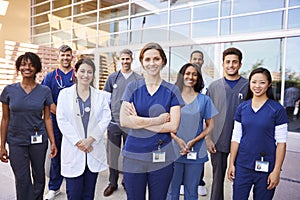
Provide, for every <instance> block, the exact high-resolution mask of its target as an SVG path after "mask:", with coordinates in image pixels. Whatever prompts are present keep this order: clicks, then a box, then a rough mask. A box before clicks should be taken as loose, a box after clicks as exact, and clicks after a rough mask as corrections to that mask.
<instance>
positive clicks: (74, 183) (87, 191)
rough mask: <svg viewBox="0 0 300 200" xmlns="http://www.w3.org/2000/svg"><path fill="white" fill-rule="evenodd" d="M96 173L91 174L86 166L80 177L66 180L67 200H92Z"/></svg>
mask: <svg viewBox="0 0 300 200" xmlns="http://www.w3.org/2000/svg"><path fill="white" fill-rule="evenodd" d="M97 178H98V173H94V172H91V171H90V170H89V168H88V167H87V166H86V168H85V170H84V172H83V174H82V175H80V176H78V177H75V178H66V190H67V196H68V200H93V199H94V196H95V188H96V182H97Z"/></svg>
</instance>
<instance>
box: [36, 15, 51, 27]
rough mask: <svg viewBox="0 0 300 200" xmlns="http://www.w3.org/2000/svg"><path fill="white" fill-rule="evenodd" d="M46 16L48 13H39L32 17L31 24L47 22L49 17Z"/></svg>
mask: <svg viewBox="0 0 300 200" xmlns="http://www.w3.org/2000/svg"><path fill="white" fill-rule="evenodd" d="M48 17H49V14H43V15H39V16H34V17H33V24H34V25H37V24H41V23H45V22H49V18H48Z"/></svg>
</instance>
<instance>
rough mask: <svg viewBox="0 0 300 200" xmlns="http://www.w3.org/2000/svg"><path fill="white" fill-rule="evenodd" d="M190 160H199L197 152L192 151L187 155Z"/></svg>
mask: <svg viewBox="0 0 300 200" xmlns="http://www.w3.org/2000/svg"><path fill="white" fill-rule="evenodd" d="M186 158H187V159H188V160H197V152H194V151H191V152H190V153H188V154H187V155H186Z"/></svg>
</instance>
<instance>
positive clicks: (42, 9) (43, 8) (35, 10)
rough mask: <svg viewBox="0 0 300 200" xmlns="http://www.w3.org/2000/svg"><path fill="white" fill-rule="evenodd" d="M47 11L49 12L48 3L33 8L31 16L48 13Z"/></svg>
mask: <svg viewBox="0 0 300 200" xmlns="http://www.w3.org/2000/svg"><path fill="white" fill-rule="evenodd" d="M49 10H50V2H48V3H45V4H43V5H40V6H36V7H34V8H33V15H37V14H40V13H43V12H49Z"/></svg>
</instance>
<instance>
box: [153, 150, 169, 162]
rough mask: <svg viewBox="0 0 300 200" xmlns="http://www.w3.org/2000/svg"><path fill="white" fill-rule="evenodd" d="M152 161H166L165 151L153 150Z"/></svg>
mask: <svg viewBox="0 0 300 200" xmlns="http://www.w3.org/2000/svg"><path fill="white" fill-rule="evenodd" d="M152 162H154V163H156V162H166V152H163V151H154V152H153V153H152Z"/></svg>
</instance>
